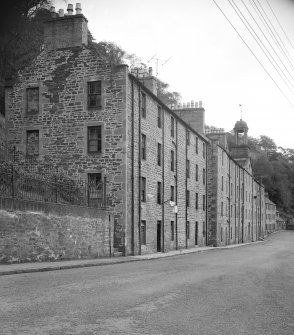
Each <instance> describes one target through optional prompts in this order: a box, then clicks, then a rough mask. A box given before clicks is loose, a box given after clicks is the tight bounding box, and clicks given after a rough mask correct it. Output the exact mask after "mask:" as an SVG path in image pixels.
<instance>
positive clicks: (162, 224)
mask: <svg viewBox="0 0 294 335" xmlns="http://www.w3.org/2000/svg"><path fill="white" fill-rule="evenodd" d="M161 112H162V127H161V128H162V197H161V202H162V210H161V214H162V218H161V231H162V252H164V205H165V202H164V198H165V197H164V109H163V108H162V109H161Z"/></svg>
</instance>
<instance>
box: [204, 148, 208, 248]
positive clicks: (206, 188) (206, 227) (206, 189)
mask: <svg viewBox="0 0 294 335" xmlns="http://www.w3.org/2000/svg"><path fill="white" fill-rule="evenodd" d="M205 148H206V152H205V182H206V183H205V245H206V246H207V245H208V217H207V208H208V196H207V193H208V179H207V176H208V172H207V169H208V163H207V157H208V155H207V152H208V143H206V144H205Z"/></svg>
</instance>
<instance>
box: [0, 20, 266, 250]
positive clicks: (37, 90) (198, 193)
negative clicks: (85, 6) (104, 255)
mask: <svg viewBox="0 0 294 335" xmlns="http://www.w3.org/2000/svg"><path fill="white" fill-rule="evenodd" d="M69 32H70V33H69ZM44 36H45V41H44V50H42V52H41V53H40V54H39V56H38V57H37V58H36V59H34V60H33V61H32V63H31V64H30V65H29V66H28V67H26V68H25V69H23V70H22V71H21V72H20V73H19V75H18V78H17V80H16V82H15V83H14V85H13V87H11V88H9V91H7V94H6V115H5V122H4V121H3V122H2V121H1V120H2V119H3V118H2V119H1V120H0V121H1V122H2V124H3V125H4V124H5V135H3V134H4V132H3V131H2V132H0V134H2V135H1V136H2V138H3V140H4V141H7V142H8V144H9V145H13V146H14V145H15V146H16V148H17V150H20V151H22V152H23V153H24V154H27V155H34V156H35V158H36V159H37V160H38V161H39V163H40V164H44V165H48V166H50V167H53V168H56V169H61V170H62V171H63V172H64V173H66V174H67V175H68V176H70V177H72V178H81V179H83V180H86V181H87V180H89V178H90V179H91V178H93V176H94V177H95V178H96V177H97V178H98V176H99V178H101V180H102V179H103V178H104V177H105V178H106V181H107V186H106V191H107V201H108V205H107V213H110V214H111V215H112V217H113V224H114V236H113V241H114V242H113V243H114V247H115V248H118V249H119V250H120V251H122V252H123V253H124V255H130V254H143V253H152V252H159V251H160V252H165V251H169V250H175V249H182V248H191V247H195V246H204V245H214V246H219V245H227V244H233V243H243V242H248V241H256V240H258V239H259V238H262V237H263V234H264V232H265V205H264V189H263V186H262V184H260V183H259V182H258V181H256V180H255V179H254V176H253V175H252V169H251V166H250V159H247V158H248V157H247V156H246V154H247V146H246V143H245V144H244V143H242V145H241V144H240V143H236V147H235V148H234V153H233V155H232V153H230V152H229V151H228V149H227V146H226V135H225V134H224V133H222V134H220V133H219V134H212V133H211V134H206V135H205V130H204V129H205V110H204V108H203V107H202V103H199V106H198V103H197V105H196V104H195V105H194V102H193V104H191V105H190V104H189V105H187V106H186V105H185V106H177V107H171V106H169V107H168V106H166V105H165V104H163V103H162V101H160V100H159V99H158V97H157V95H156V78H154V77H153V76H152V73H151V72H149V73H145V74H144V75H143V76H137V77H135V76H134V75H132V74H131V73H130V72H129V69H128V67H127V66H126V65H117V66H116V65H113V64H111V63H109V62H108V61H106V60H104V59H102V58H101V57H100V56H99V55H97V53H96V52H94V51H93V50H92V49H91V48H89V47H88V45H87V44H88V43H87V20H86V18H85V17H84V16H83V15H81V14H77V15H68V16H66V17H57V18H53V19H52V20H51V21H49V22H48V24H47V25H46V27H45V34H44ZM241 125H242V123H241ZM2 128H3V129H4V126H3V127H2ZM247 129H248V128H247ZM238 131H239V132H240V129H239V128H238ZM246 131H247V130H246ZM246 136H247V133H246ZM237 138H238V137H237ZM238 155H239V156H238ZM242 155H245V156H246V157H245V160H244V159H243V156H242Z"/></svg>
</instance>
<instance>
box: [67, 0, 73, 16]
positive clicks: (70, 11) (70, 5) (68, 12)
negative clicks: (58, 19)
mask: <svg viewBox="0 0 294 335" xmlns="http://www.w3.org/2000/svg"><path fill="white" fill-rule="evenodd" d="M67 14H68V15H72V14H73V5H72V4H71V3H69V4H68V5H67Z"/></svg>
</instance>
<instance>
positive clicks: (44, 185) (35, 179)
mask: <svg viewBox="0 0 294 335" xmlns="http://www.w3.org/2000/svg"><path fill="white" fill-rule="evenodd" d="M106 182H107V181H106V178H104V179H103V180H102V181H100V182H98V183H97V182H95V183H88V182H87V181H84V180H78V179H72V178H70V177H68V176H66V175H65V174H64V173H62V172H60V171H58V170H56V169H53V168H50V166H47V165H46V166H41V165H38V163H37V160H36V159H33V158H26V157H25V156H24V155H23V154H22V153H20V152H19V151H17V150H15V148H9V147H7V146H5V145H3V144H0V197H11V198H16V199H23V200H32V201H44V202H55V203H64V204H72V205H78V206H87V207H95V208H101V209H105V208H106V206H107V195H106Z"/></svg>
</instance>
